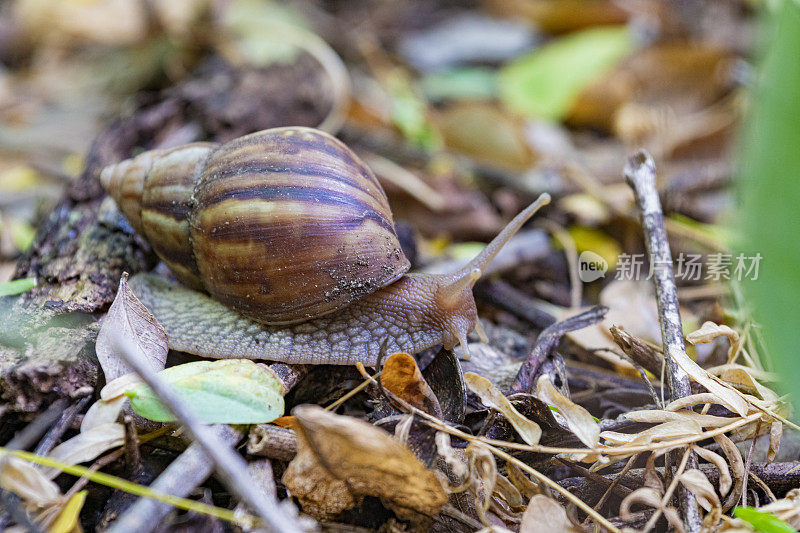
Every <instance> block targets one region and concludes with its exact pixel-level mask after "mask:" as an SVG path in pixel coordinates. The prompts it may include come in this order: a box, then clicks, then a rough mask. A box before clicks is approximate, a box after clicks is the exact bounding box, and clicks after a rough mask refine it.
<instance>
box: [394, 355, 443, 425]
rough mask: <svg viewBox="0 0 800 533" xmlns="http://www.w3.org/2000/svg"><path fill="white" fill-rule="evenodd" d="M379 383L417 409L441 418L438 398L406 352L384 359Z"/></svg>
mask: <svg viewBox="0 0 800 533" xmlns="http://www.w3.org/2000/svg"><path fill="white" fill-rule="evenodd" d="M381 384H382V385H383V386H384V387H385V388H386V389H387V390H388V391H389V392H391V393H392V394H394V395H395V396H398V397H400V398H402V399H403V400H405V401H407V402H408V403H409V404H411V405H413V406H414V407H416V408H417V409H420V410H422V411H425V412H426V413H428V414H430V415H433V416H435V417H436V418H442V408H441V407H440V406H439V400H438V399H436V395H435V394H434V393H433V390H431V388H430V386H429V385H428V382H427V381H425V378H424V377H422V372H420V370H419V367H418V366H417V362H416V361H415V360H414V358H413V357H412V356H410V355H409V354H407V353H396V354H393V355H391V356H389V358H388V359H387V360H386V363H384V365H383V372H381Z"/></svg>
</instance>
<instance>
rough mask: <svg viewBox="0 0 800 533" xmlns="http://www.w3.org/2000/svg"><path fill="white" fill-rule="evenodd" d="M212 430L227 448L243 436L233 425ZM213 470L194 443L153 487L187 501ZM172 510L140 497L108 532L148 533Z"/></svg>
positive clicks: (167, 505) (200, 448)
mask: <svg viewBox="0 0 800 533" xmlns="http://www.w3.org/2000/svg"><path fill="white" fill-rule="evenodd" d="M212 431H214V433H215V434H216V437H217V438H218V439H219V440H220V442H221V443H222V444H223V445H224V446H227V447H230V446H234V445H235V444H236V443H237V442H239V439H240V438H241V433H239V432H238V431H236V430H234V429H233V428H231V427H230V426H225V425H221V426H212ZM212 471H213V464H212V462H211V461H210V460H209V458H208V455H206V454H205V452H203V447H202V446H201V445H200V444H199V443H197V442H193V443H192V444H191V445H190V446H189V447H188V448H186V450H185V451H184V452H183V453H181V454H180V455H179V456H178V458H177V459H175V460H174V461H172V463H170V465H169V466H168V467H167V468H166V469H165V470H164V471H163V472H162V473H161V475H160V476H158V478H157V479H156V480H155V481H154V482H153V483H152V484H151V485H150V488H151V489H152V490H154V491H156V492H160V493H163V494H171V495H173V496H178V497H180V498H185V497H186V496H188V495H189V493H190V492H192V491H193V490H194V489H195V488H196V487H197V486H199V485H200V484H201V483H203V482H204V481H205V480H206V479H208V476H210V475H211V472H212ZM171 510H172V506H171V505H170V504H168V503H164V502H160V501H158V500H153V499H151V498H139V499H138V500H136V502H135V503H134V504H133V505H131V507H130V508H129V509H128V510H126V511H125V512H124V513H123V514H122V516H120V517H119V518H118V519H117V520H116V521H114V523H113V524H111V527H110V528H109V530H108V531H109V533H149V532H150V531H153V530H154V529H155V528H156V527H157V526H158V524H159V523H161V520H163V519H164V517H165V516H167V514H169V512H170V511H171Z"/></svg>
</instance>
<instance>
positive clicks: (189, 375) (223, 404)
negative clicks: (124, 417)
mask: <svg viewBox="0 0 800 533" xmlns="http://www.w3.org/2000/svg"><path fill="white" fill-rule="evenodd" d="M158 374H159V376H160V377H161V378H162V379H163V380H164V381H166V382H167V383H169V384H170V385H172V387H173V389H174V390H175V392H176V393H177V394H178V396H179V397H180V398H181V400H183V402H184V403H185V405H186V406H188V407H190V408H191V409H192V410H193V411H194V414H195V415H197V416H198V417H200V419H201V421H202V422H204V423H206V424H258V423H263V422H271V421H272V420H275V419H276V418H278V417H279V416H281V415H283V411H284V404H283V384H282V383H281V382H280V381H279V380H278V378H276V377H275V376H274V375H273V374H272V373H270V372H269V371H267V370H265V369H263V367H261V366H259V365H257V364H256V363H254V362H253V361H251V360H249V359H224V360H220V361H196V362H193V363H186V364H183V365H178V366H173V367H170V368H167V369H166V370H162V371H161V372H159V373H158ZM125 394H126V396H129V397H130V398H131V407H132V408H133V410H134V411H136V412H137V413H138V414H139V415H141V416H143V417H145V418H148V419H150V420H155V421H156V422H171V421H173V420H175V417H174V416H173V415H172V413H170V411H169V410H168V409H167V408H166V407H164V406H163V405H162V404H161V402H160V401H159V400H158V397H157V396H156V395H155V394H154V393H153V391H152V390H151V389H150V387H148V386H147V385H144V384H142V385H139V386H137V387H135V388H133V389H131V390H129V391H128V392H126V393H125Z"/></svg>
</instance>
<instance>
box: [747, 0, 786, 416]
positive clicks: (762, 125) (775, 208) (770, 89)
mask: <svg viewBox="0 0 800 533" xmlns="http://www.w3.org/2000/svg"><path fill="white" fill-rule="evenodd" d="M765 15H766V20H765V21H764V22H765V25H764V26H763V27H762V29H763V30H765V32H764V34H763V36H765V37H767V38H768V39H766V40H765V42H764V43H763V44H764V45H765V50H764V55H763V59H762V62H761V68H760V73H759V79H758V82H757V88H756V94H755V98H753V102H754V109H753V115H752V116H751V119H750V123H749V125H748V128H747V130H746V132H745V136H744V138H743V152H744V157H743V164H742V169H741V187H742V193H743V203H744V209H743V216H742V217H741V222H742V225H743V234H744V237H745V242H744V248H745V251H746V252H748V253H749V254H751V255H752V254H755V253H760V254H761V255H762V256H763V261H762V265H761V268H760V272H759V277H758V279H757V280H755V281H748V282H746V283H745V284H744V288H745V291H746V293H747V294H748V295H749V296H750V298H751V301H752V302H753V304H754V307H755V319H756V321H758V322H759V323H760V324H761V326H762V328H763V337H764V339H765V343H766V345H767V347H768V348H769V349H770V352H771V354H772V355H773V358H774V361H775V364H776V366H777V370H779V371H780V374H781V375H782V376H785V377H789V376H791V377H792V378H791V379H785V381H784V390H786V391H787V392H793V393H794V399H795V400H796V399H797V398H800V395H798V392H800V381H798V379H797V376H800V354H798V349H797V346H798V320H800V316H798V315H800V274H798V269H800V246H798V236H800V214H798V206H800V60H798V51H800V4H798V3H797V2H795V1H791V0H781V1H778V2H775V3H774V4H771V9H769V10H768V12H767V13H765Z"/></svg>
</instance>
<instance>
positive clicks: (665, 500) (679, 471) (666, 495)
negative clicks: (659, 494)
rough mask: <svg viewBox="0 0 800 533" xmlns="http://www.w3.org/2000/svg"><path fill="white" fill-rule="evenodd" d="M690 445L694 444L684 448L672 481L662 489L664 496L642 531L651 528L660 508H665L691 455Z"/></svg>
mask: <svg viewBox="0 0 800 533" xmlns="http://www.w3.org/2000/svg"><path fill="white" fill-rule="evenodd" d="M692 446H694V445H690V446H689V447H688V448H686V451H685V452H683V458H682V459H681V464H679V465H678V468H677V470H675V475H674V476H673V478H672V482H671V483H670V484H669V487H667V490H666V491H664V497H663V498H661V505H659V506H658V507H656V512H655V513H653V516H651V517H650V520H648V521H647V523H646V524H645V525H644V528H642V531H644V532H647V531H650V530H651V529H653V527H654V526H655V525H656V522H657V521H658V519H659V517H660V516H661V512H662V510H663V509H665V508H666V507H667V505H668V504H669V500H670V498H672V493H673V492H675V489H676V488H677V486H678V482H679V480H680V477H681V474H683V471H684V470H685V469H686V464H687V463H688V462H689V458H690V457H691V455H692Z"/></svg>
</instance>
